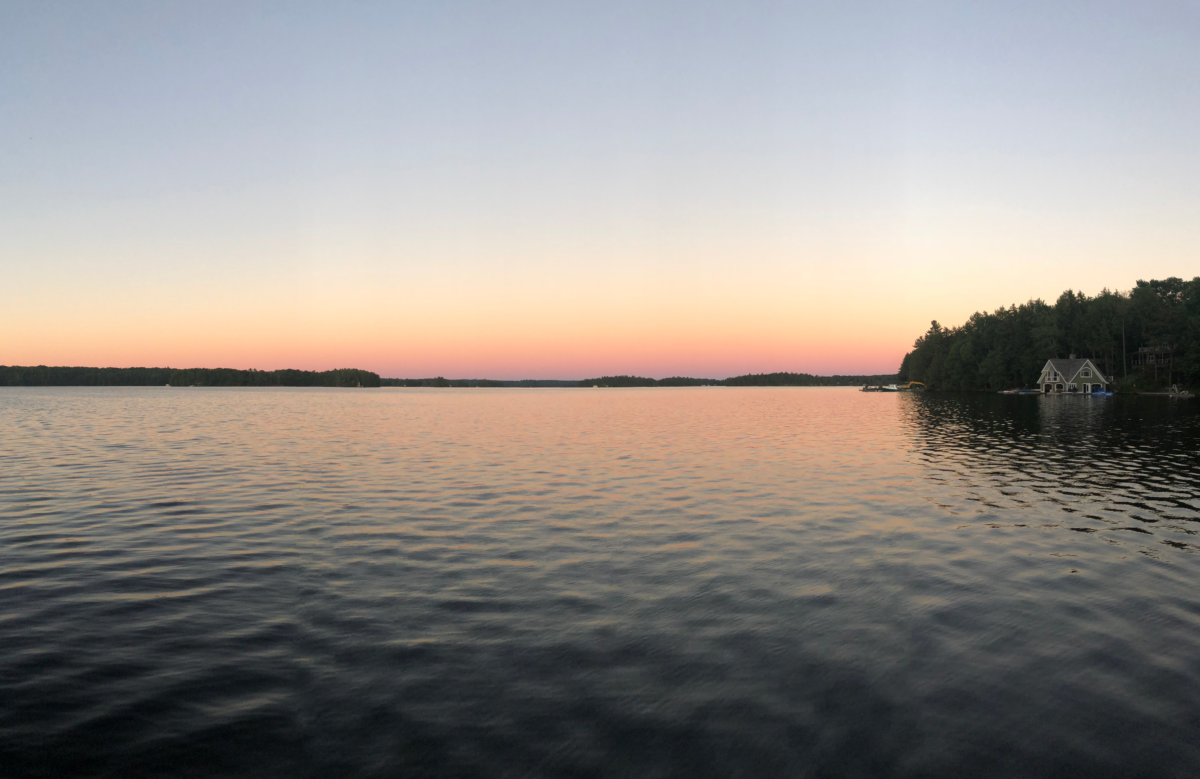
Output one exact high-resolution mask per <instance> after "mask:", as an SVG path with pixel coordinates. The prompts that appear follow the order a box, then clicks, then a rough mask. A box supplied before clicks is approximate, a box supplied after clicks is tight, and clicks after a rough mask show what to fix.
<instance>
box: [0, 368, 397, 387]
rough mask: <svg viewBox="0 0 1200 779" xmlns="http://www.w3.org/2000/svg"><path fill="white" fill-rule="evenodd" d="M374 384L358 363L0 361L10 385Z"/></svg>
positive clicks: (1, 377) (1, 380) (0, 382)
mask: <svg viewBox="0 0 1200 779" xmlns="http://www.w3.org/2000/svg"><path fill="white" fill-rule="evenodd" d="M166 384H170V385H172V386H176V387H189V386H197V387H359V386H362V387H378V386H379V374H377V373H372V372H371V371H364V370H359V369H357V368H340V369H337V370H331V371H301V370H294V369H282V370H276V371H259V370H254V369H253V368H251V369H250V370H238V369H236V368H84V367H47V366H45V365H38V366H32V367H22V366H15V365H14V366H6V365H0V386H8V387H148V386H160V387H161V386H163V385H166Z"/></svg>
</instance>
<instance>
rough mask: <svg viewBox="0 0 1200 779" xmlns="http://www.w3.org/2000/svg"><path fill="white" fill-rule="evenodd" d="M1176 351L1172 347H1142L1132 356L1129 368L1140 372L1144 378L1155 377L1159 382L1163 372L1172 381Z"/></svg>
mask: <svg viewBox="0 0 1200 779" xmlns="http://www.w3.org/2000/svg"><path fill="white" fill-rule="evenodd" d="M1174 352H1175V349H1174V348H1173V347H1171V346H1166V345H1161V344H1160V345H1157V346H1140V347H1138V350H1137V351H1136V352H1134V353H1133V354H1131V355H1130V361H1129V367H1131V368H1133V369H1134V370H1135V371H1138V372H1140V373H1141V374H1142V375H1143V376H1147V377H1149V376H1153V377H1154V380H1155V381H1158V374H1159V371H1162V372H1163V374H1164V376H1166V377H1167V380H1168V381H1170V376H1171V370H1172V365H1171V363H1172V359H1171V358H1172V357H1173V356H1174Z"/></svg>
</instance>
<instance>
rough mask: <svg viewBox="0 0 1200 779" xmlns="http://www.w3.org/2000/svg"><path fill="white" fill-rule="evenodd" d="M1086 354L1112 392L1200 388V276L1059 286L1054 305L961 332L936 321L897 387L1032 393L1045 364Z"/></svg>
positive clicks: (995, 316)
mask: <svg viewBox="0 0 1200 779" xmlns="http://www.w3.org/2000/svg"><path fill="white" fill-rule="evenodd" d="M1071 354H1075V355H1076V356H1078V357H1087V358H1089V359H1091V360H1092V362H1094V363H1095V364H1096V366H1097V367H1098V368H1100V369H1101V370H1102V371H1104V373H1105V374H1107V375H1109V376H1112V377H1114V379H1115V381H1114V384H1115V388H1116V389H1117V390H1118V391H1135V390H1139V389H1140V390H1148V389H1160V388H1163V387H1167V386H1170V385H1171V384H1172V383H1178V384H1180V385H1186V386H1193V387H1194V386H1196V385H1197V384H1198V383H1200V277H1196V278H1194V279H1192V280H1191V281H1184V280H1183V279H1179V278H1169V279H1164V280H1162V281H1139V282H1137V285H1136V286H1135V287H1134V288H1133V289H1131V290H1129V291H1127V292H1111V291H1109V290H1107V289H1106V290H1103V291H1102V292H1100V294H1098V295H1096V296H1095V297H1088V296H1087V295H1085V294H1083V293H1082V292H1073V291H1071V290H1067V291H1066V292H1064V293H1062V294H1061V295H1059V297H1058V300H1056V301H1055V302H1054V305H1049V304H1048V303H1045V302H1043V301H1042V300H1030V301H1029V302H1027V303H1023V304H1021V305H1019V306H1016V305H1013V306H1009V307H1008V308H1000V309H997V310H996V311H993V312H991V313H988V312H986V311H984V312H976V313H975V314H973V315H972V316H971V318H970V319H968V320H967V321H966V323H965V324H963V325H962V326H961V327H950V328H946V327H942V326H941V325H940V324H938V323H937V322H936V321H934V322H933V323H932V324H931V325H930V327H929V331H928V332H926V333H925V335H923V336H921V337H920V338H918V339H917V340H916V343H914V344H913V350H912V351H911V352H909V353H908V354H906V355H904V360H903V362H901V364H900V381H921V382H924V383H925V384H926V385H927V386H928V387H929V388H930V389H944V390H1000V389H1006V388H1009V387H1032V386H1034V385H1035V384H1036V382H1037V379H1038V375H1039V374H1040V372H1041V370H1042V366H1044V365H1045V364H1046V360H1048V359H1050V358H1051V357H1067V356H1069V355H1071Z"/></svg>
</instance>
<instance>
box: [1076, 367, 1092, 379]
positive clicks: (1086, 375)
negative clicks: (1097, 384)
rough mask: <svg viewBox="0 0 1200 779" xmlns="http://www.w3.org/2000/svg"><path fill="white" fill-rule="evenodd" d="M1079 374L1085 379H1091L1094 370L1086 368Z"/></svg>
mask: <svg viewBox="0 0 1200 779" xmlns="http://www.w3.org/2000/svg"><path fill="white" fill-rule="evenodd" d="M1079 375H1080V376H1082V377H1083V378H1085V379H1090V378H1092V371H1091V369H1090V368H1084V369H1083V370H1082V371H1080V372H1079Z"/></svg>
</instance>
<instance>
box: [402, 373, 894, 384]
mask: <svg viewBox="0 0 1200 779" xmlns="http://www.w3.org/2000/svg"><path fill="white" fill-rule="evenodd" d="M380 381H381V385H382V386H384V387H853V386H861V385H863V384H890V383H892V382H894V381H896V375H895V374H883V375H871V376H815V375H813V374H811V373H750V374H746V375H745V376H732V377H730V378H728V379H696V378H692V377H690V376H671V377H669V378H666V379H651V378H647V377H645V376H598V377H596V378H594V379H582V380H580V381H564V380H558V379H522V380H519V381H497V380H494V379H447V378H444V377H442V376H437V377H435V378H431V379H381V380H380Z"/></svg>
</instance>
